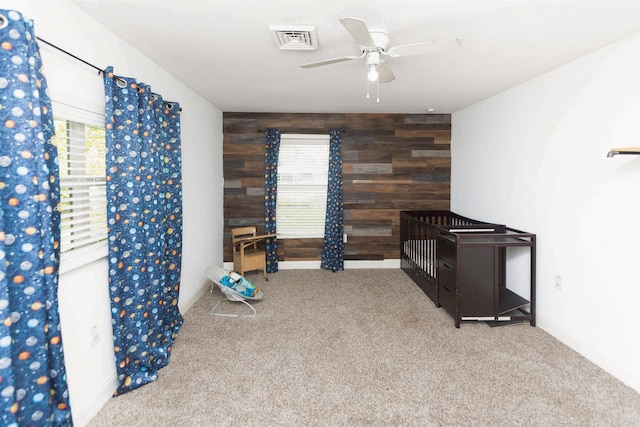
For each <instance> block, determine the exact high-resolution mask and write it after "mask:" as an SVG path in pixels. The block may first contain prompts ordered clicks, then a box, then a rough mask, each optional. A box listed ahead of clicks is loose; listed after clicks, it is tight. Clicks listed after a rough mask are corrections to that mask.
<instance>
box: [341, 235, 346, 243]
mask: <svg viewBox="0 0 640 427" xmlns="http://www.w3.org/2000/svg"><path fill="white" fill-rule="evenodd" d="M342 241H343V242H344V243H347V233H343V234H342Z"/></svg>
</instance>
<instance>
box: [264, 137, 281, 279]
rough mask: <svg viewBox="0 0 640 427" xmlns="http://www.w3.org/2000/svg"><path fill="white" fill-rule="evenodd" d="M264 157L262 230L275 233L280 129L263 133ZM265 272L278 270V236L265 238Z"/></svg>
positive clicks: (266, 232)
mask: <svg viewBox="0 0 640 427" xmlns="http://www.w3.org/2000/svg"><path fill="white" fill-rule="evenodd" d="M265 138H266V142H265V159H264V232H265V234H276V233H277V226H276V202H277V199H278V156H279V154H280V131H279V130H278V129H267V132H266V134H265ZM265 252H266V255H265V256H266V258H267V273H275V272H277V271H278V238H277V237H271V238H269V239H267V242H266V246H265Z"/></svg>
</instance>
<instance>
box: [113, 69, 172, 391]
mask: <svg viewBox="0 0 640 427" xmlns="http://www.w3.org/2000/svg"><path fill="white" fill-rule="evenodd" d="M104 85H105V94H106V111H105V113H106V115H105V127H106V148H107V220H108V225H109V234H108V236H109V237H108V241H109V293H110V297H111V317H112V323H113V335H114V337H113V339H114V348H115V359H116V369H117V374H118V383H119V386H118V388H117V390H116V392H115V394H116V395H119V394H123V393H125V392H128V391H131V390H133V389H136V388H138V387H140V386H143V385H145V384H147V383H149V382H152V381H155V380H156V379H157V377H158V371H159V370H160V369H161V368H163V367H164V366H166V365H167V364H168V363H169V357H170V353H171V347H172V345H173V342H174V340H175V338H176V336H177V334H178V331H179V330H180V327H181V325H182V315H181V314H180V311H179V309H178V295H179V291H180V271H181V260H182V170H181V169H182V160H181V145H180V144H181V141H180V107H179V105H178V103H175V102H166V101H164V100H163V99H162V97H161V96H159V95H157V94H154V93H152V91H151V87H150V86H148V85H145V84H144V83H138V82H137V81H136V80H135V79H133V78H129V77H121V76H116V75H114V73H113V67H108V68H107V69H106V70H105V73H104Z"/></svg>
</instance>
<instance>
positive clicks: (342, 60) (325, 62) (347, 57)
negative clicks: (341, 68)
mask: <svg viewBox="0 0 640 427" xmlns="http://www.w3.org/2000/svg"><path fill="white" fill-rule="evenodd" d="M358 58H361V56H343V57H342V58H333V59H327V60H325V61H318V62H310V63H308V64H302V65H301V67H302V68H313V67H320V66H322V65H329V64H335V63H337V62H344V61H351V60H352V59H358Z"/></svg>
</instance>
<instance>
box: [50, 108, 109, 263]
mask: <svg viewBox="0 0 640 427" xmlns="http://www.w3.org/2000/svg"><path fill="white" fill-rule="evenodd" d="M53 112H54V122H55V130H56V134H55V136H54V138H53V141H54V143H55V144H56V145H57V147H58V162H59V166H60V205H59V206H60V207H59V210H60V216H61V236H60V251H61V257H62V260H61V269H62V268H63V267H64V268H65V270H68V269H69V268H74V267H75V266H78V265H82V264H85V263H87V262H89V261H93V260H95V259H98V258H100V257H102V256H105V255H106V254H107V252H106V247H107V207H106V205H107V199H106V166H105V129H104V116H101V115H99V114H95V113H91V112H87V111H83V110H79V109H75V108H73V107H69V106H67V105H60V104H54V105H53ZM71 259H74V260H73V262H71V263H70V262H69V261H70V260H71Z"/></svg>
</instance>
